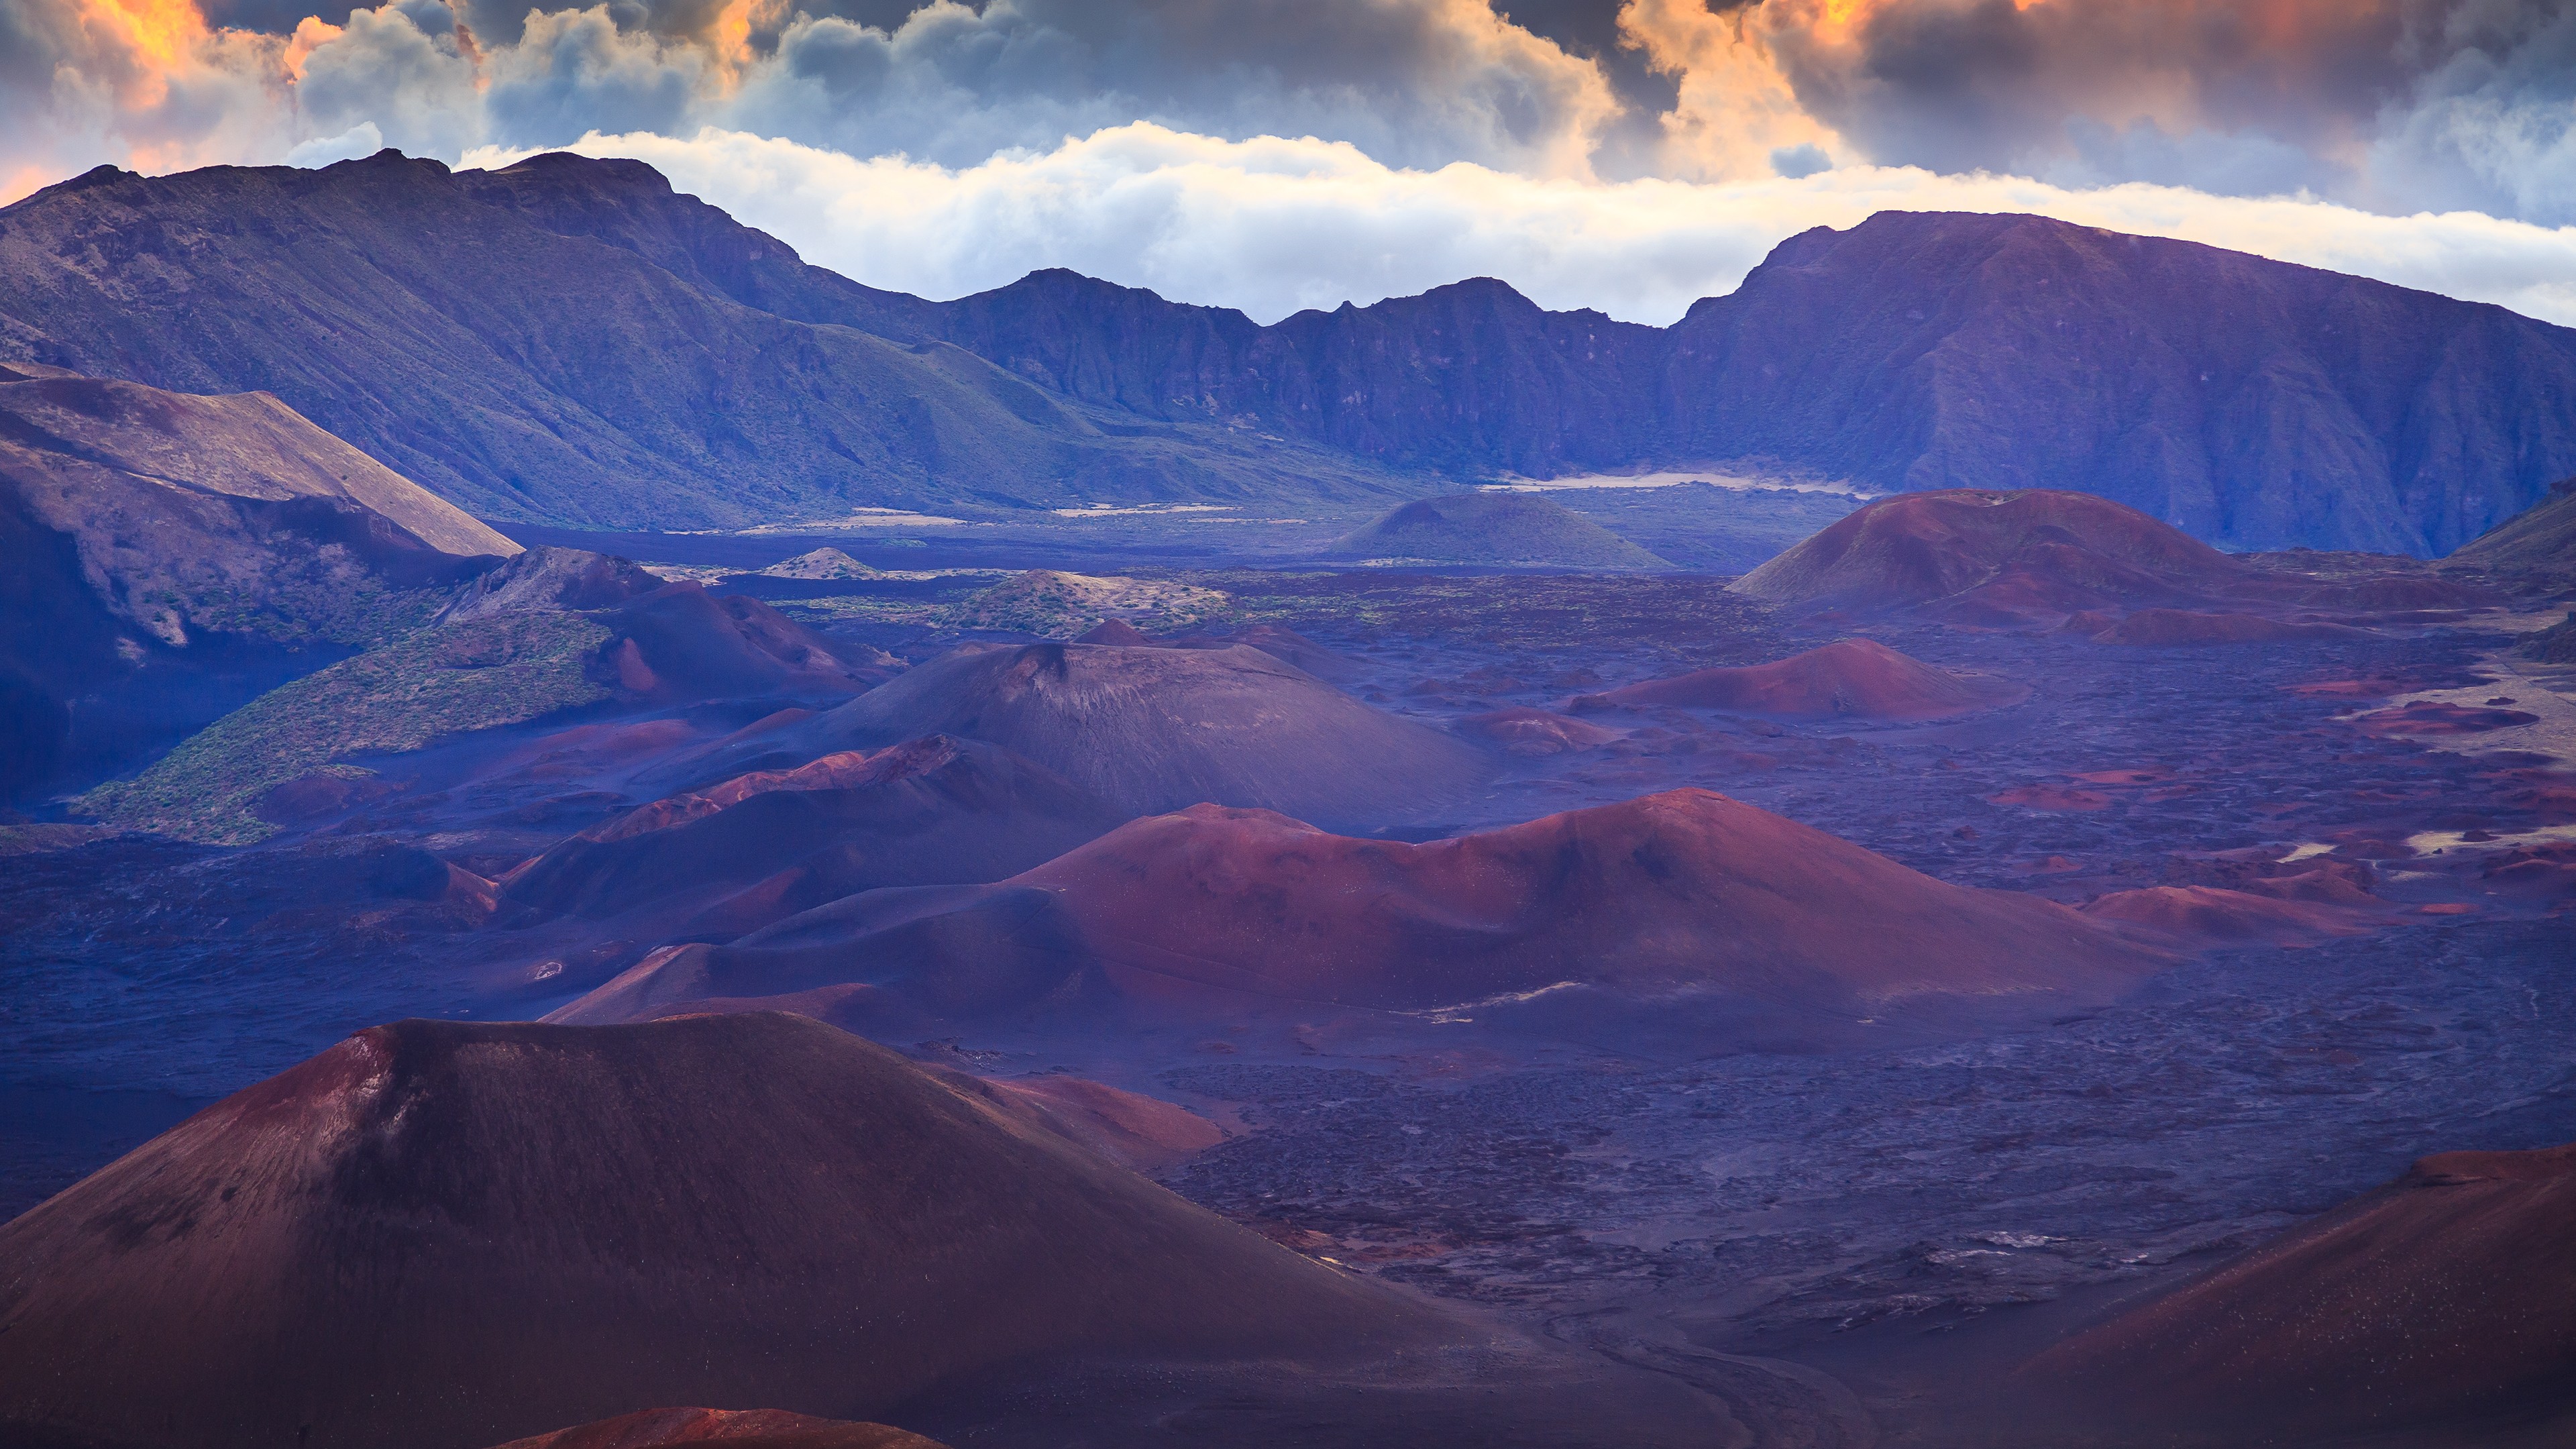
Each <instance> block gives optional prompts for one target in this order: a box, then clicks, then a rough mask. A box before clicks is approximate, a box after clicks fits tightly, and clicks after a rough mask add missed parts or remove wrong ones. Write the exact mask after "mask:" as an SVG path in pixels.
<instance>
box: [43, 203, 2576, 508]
mask: <svg viewBox="0 0 2576 1449" xmlns="http://www.w3.org/2000/svg"><path fill="white" fill-rule="evenodd" d="M183 319H184V322H185V325H180V324H181V322H182V320H183ZM7 357H23V358H28V359H32V360H35V361H39V362H45V363H51V364H55V365H59V366H64V367H70V368H76V369H79V370H83V371H88V372H93V373H97V374H102V375H110V376H123V377H130V378H132V379H134V380H137V381H141V382H146V383H150V384H152V385H155V386H160V387H168V388H174V389H180V390H187V391H200V392H211V391H239V390H247V389H264V390H268V391H272V392H275V393H276V394H277V395H278V396H279V397H281V398H283V399H285V400H286V401H287V402H288V403H289V404H291V405H292V406H294V407H295V408H297V409H298V410H300V411H302V412H303V413H305V414H306V415H307V416H310V417H312V418H313V419H315V420H316V421H317V422H320V423H322V424H323V425H324V426H325V427H328V428H330V429H331V430H332V431H334V432H336V433H338V434H340V435H341V436H342V437H345V438H347V439H348V440H350V441H351V442H353V443H355V444H357V445H358V446H359V447H361V448H363V449H365V450H366V451H368V452H369V453H371V454H373V455H375V456H376V457H377V458H379V459H380V460H382V461H384V462H385V463H387V464H388V465H390V466H392V467H394V468H396V469H397V470H399V471H401V472H403V473H405V474H407V475H408V476H410V477H412V478H414V479H416V480H418V481H420V482H421V483H423V484H425V485H427V486H429V487H430V488H432V489H433V490H434V491H437V492H439V493H440V494H442V495H443V496H445V497H447V498H449V499H450V500H451V501H454V502H456V503H458V504H460V505H462V506H465V507H467V508H469V509H472V510H474V511H477V512H479V513H482V514H484V515H485V516H487V517H494V518H507V519H522V520H527V521H532V522H542V523H561V524H576V525H578V524H585V523H603V522H612V521H613V522H616V523H619V524H621V525H625V526H637V525H642V526H659V527H700V526H707V525H710V524H714V525H727V524H739V523H743V522H750V521H776V520H778V519H780V518H784V517H806V518H822V517H826V516H837V514H835V513H834V510H838V509H846V508H847V507H849V506H851V505H854V504H869V505H883V504H899V505H906V506H948V507H957V506H969V505H986V506H1005V507H1008V506H1030V505H1054V504H1059V503H1063V502H1067V501H1072V500H1077V499H1144V498H1161V499H1171V498H1185V497H1186V498H1220V499H1221V498H1253V497H1265V498H1280V499H1291V498H1295V499H1318V498H1334V499H1344V500H1356V499H1364V498H1373V497H1385V498H1388V499H1390V500H1392V499H1394V498H1398V497H1402V496H1405V495H1407V494H1421V493H1427V492H1431V491H1435V490H1436V484H1435V483H1434V479H1435V478H1485V477H1492V476H1495V475H1498V474H1516V475H1523V476H1528V477H1536V478H1546V477H1553V476H1562V475H1567V474H1580V473H1586V472H1595V471H1616V470H1624V469H1635V468H1640V467H1648V466H1685V467H1701V466H1707V467H1711V468H1715V467H1717V466H1719V465H1731V466H1733V467H1734V468H1736V469H1737V470H1738V471H1750V472H1755V473H1764V474H1772V475H1786V476H1807V477H1814V476H1824V477H1833V478H1840V479H1846V480H1849V481H1851V482H1853V483H1855V484H1857V485H1860V486H1863V487H1866V488H1868V489H1871V490H1873V491H1899V490H1905V491H1911V490H1922V489H1940V488H1958V487H1976V488H2029V487H2075V488H2082V489H2084V490H2086V491H2090V492H2095V493H2099V494H2102V495H2104V496H2107V497H2110V498H2113V499H2116V500H2118V501H2120V502H2123V503H2126V504H2129V505H2131V506H2133V507H2135V508H2138V509H2140V510H2142V511H2144V512H2146V513H2148V514H2150V515H2153V516H2155V517H2157V518H2159V519H2162V520H2164V521H2166V522H2169V523H2172V524H2174V525H2176V526H2178V527H2181V528H2183V529H2185V530H2186V531H2188V532H2190V533H2192V534H2194V535H2195V536H2197V537H2199V538H2201V539H2203V540H2205V541H2208V542H2211V543H2216V544H2220V545H2222V546H2227V547H2233V548H2280V547H2290V546H2310V547H2324V548H2358V549H2371V550H2380V551H2393V552H2403V553H2415V554H2437V553H2442V552H2446V551H2448V550H2450V549H2452V548H2454V547H2457V546H2458V545H2460V544H2461V543H2464V542H2466V541H2468V540H2469V539H2472V538H2474V537H2476V536H2478V535H2479V534H2480V533H2482V532H2484V531H2486V530H2487V529H2489V528H2492V527H2493V526H2495V525H2496V524H2498V523H2500V522H2502V521H2504V520H2505V519H2507V518H2510V517H2512V516H2513V515H2514V514H2516V513H2519V512H2521V511H2522V510H2523V509H2525V508H2527V507H2529V506H2530V505H2531V504H2533V503H2534V502H2536V501H2538V500H2539V499H2540V498H2541V497H2542V496H2543V494H2544V493H2545V492H2546V489H2547V485H2548V483H2549V481H2550V480H2552V479H2555V478H2558V477H2563V476H2566V475H2567V474H2569V473H2571V472H2576V406H2571V405H2570V404H2571V403H2576V331H2570V330H2569V329H2566V328H2561V327H2556V326H2552V325H2549V324H2546V323H2542V322H2537V321H2534V320H2532V319H2530V318H2526V317H2522V316H2519V315H2517V314H2514V313H2512V312H2508V311H2506V310H2504V309H2503V308H2500V307H2495V306H2490V305H2485V304H2479V303H2470V302H2462V301H2457V300H2454V299H2451V298H2446V297H2441V296H2436V295H2433V294H2430V293H2425V292H2416V291H2410V290H2408V289H2405V288H2402V287H2395V286H2390V285H2387V284H2385V283H2380V282H2374V281H2368V280H2364V279H2361V278H2356V277H2349V276H2343V275H2339V274H2336V273H2332V272H2325V271H2319V270H2316V269H2313V268H2308V267H2300V266H2293V265H2289V264H2286V263H2281V262H2274V261H2268V260H2265V259H2262V258H2258V257H2252V256H2247V255H2244V254H2241V253H2235V252H2228V251H2222V250H2219V249H2216V248H2212V247H2206V246H2201V245H2198V244H2195V243H2189V242H2179V241H2168V240H2159V239H2154V238H2147V237H2135V236H2126V235H2121V234H2118V233H2113V232H2105V231H2100V230H2097V229H2094V228H2090V227H2082V226H2074V225H2069V224H2066V223H2063V222H2057V221H2051V220H2048V219H2045V218H2040V217H2032V216H2017V215H1967V214H1947V213H1898V212H1887V213H1881V214H1879V215H1877V216H1874V217H1871V218H1870V219H1868V220H1867V221H1865V222H1862V223H1861V224H1859V225H1858V226H1855V227H1852V228H1851V229H1849V230H1847V231H1840V232H1837V231H1833V230H1831V229H1828V228H1821V227H1820V228H1817V229H1815V230H1812V231H1809V232H1806V233H1803V234H1801V235H1799V236H1796V237H1793V238H1790V239H1789V240H1788V241H1786V242H1783V243H1782V244H1781V245H1780V246H1779V247H1778V248H1776V249H1775V250H1774V251H1773V252H1772V254H1771V256H1770V257H1769V258H1768V259H1767V260H1766V261H1765V262H1764V263H1763V264H1762V265H1761V266H1759V267H1757V268H1755V269H1754V271H1753V272H1752V273H1751V274H1750V275H1749V276H1747V277H1746V279H1745V281H1744V283H1743V285H1742V286H1741V287H1739V288H1738V289H1737V290H1736V291H1735V292H1733V293H1732V294H1730V295H1727V296H1723V297H1713V298H1708V299H1704V300H1702V301H1701V302H1699V303H1697V304H1696V305H1695V306H1693V307H1692V309H1691V311H1690V313H1689V315H1688V316H1687V317H1685V318H1684V319H1683V320H1681V321H1680V322H1678V323H1676V324H1674V325H1673V326H1671V327H1668V328H1655V327H1648V326H1642V325H1638V324H1634V323H1627V322H1620V321H1616V320H1614V319H1612V318H1609V317H1607V316H1604V315H1603V314H1601V313H1599V312H1593V311H1575V312H1549V311H1545V310H1543V309H1541V308H1540V307H1539V306H1538V305H1537V304H1535V303H1533V302H1531V301H1530V300H1529V299H1528V298H1526V297H1523V296H1521V295H1520V294H1519V293H1517V292H1515V291H1513V290H1512V289H1511V288H1510V287H1508V286H1506V285H1504V284H1503V283H1501V282H1498V281H1493V280H1490V279H1481V278H1480V279H1471V280H1467V281H1462V282H1458V283H1455V284H1452V285H1449V286H1444V287H1437V288H1434V289H1432V290H1431V291H1429V292H1426V293H1424V294H1422V295H1421V296H1417V297H1403V298H1394V299H1390V300H1388V301H1384V302H1380V303H1378V304H1376V305H1374V306H1369V307H1356V306H1351V305H1347V304H1345V305H1344V306H1342V307H1340V308H1338V309H1336V310H1333V311H1330V312H1325V311H1307V312H1300V313H1298V314H1296V315H1295V316H1292V317H1289V318H1286V319H1284V320H1282V321H1280V322H1278V323H1276V324H1273V325H1269V326H1263V325H1260V324H1258V323H1255V322H1254V321H1252V320H1251V319H1250V318H1248V317H1246V316H1245V315H1243V314H1242V313H1240V312H1236V311H1233V310H1231V309H1227V308H1219V307H1202V306H1192V305H1187V304H1183V303H1176V302H1170V301H1166V300H1165V299H1163V298H1161V297H1159V296H1157V295H1155V294H1154V293H1152V292H1149V291H1143V290H1140V289H1135V288H1128V287H1120V286H1117V285H1114V284H1111V283H1108V282H1103V281H1097V280H1094V279H1091V278H1088V277H1083V276H1080V275H1077V274H1075V273H1072V272H1068V271H1062V270H1048V271H1040V272H1034V273H1031V274H1030V275H1029V276H1027V277H1024V278H1022V279H1021V280H1019V281H1017V282H1014V283H1011V284H1010V285H1008V286H1005V287H1001V288H997V289H995V290H992V291H989V292H984V293H979V294H977V295H974V296H970V297H965V298H961V299H959V300H956V301H953V302H944V303H942V302H931V301H926V300H924V299H921V298H918V297H912V296H907V295H904V294H901V293H895V292H886V291H880V290H877V289H875V288H870V287H866V286H862V285H860V284H858V283H856V282H852V281H850V280H848V279H847V278H844V277H840V276H837V275H835V274H833V273H831V272H828V271H825V270H823V269H821V268H818V267H813V266H809V265H807V264H806V263H804V262H803V261H801V260H800V259H799V258H798V257H797V256H796V254H795V252H794V251H793V250H792V249H790V248H789V247H787V246H786V245H785V244H784V243H782V242H779V241H777V240H776V239H775V238H772V237H769V236H767V235H765V234H763V233H760V232H758V231H755V230H752V229H751V228H748V227H744V226H742V225H740V224H739V223H736V222H735V221H733V220H732V218H730V217H728V216H726V215H725V214H724V213H723V212H721V211H719V210H717V209H716V208H714V207H712V206H709V205H707V204H705V203H704V202H701V201H698V200H696V199H695V198H692V197H687V196H681V195H678V194H676V193H674V192H673V191H672V190H671V188H670V185H669V183H668V182H667V181H665V180H664V179H663V178H662V177H661V175H660V174H659V173H657V172H655V171H653V170H652V168H650V167H648V166H645V165H643V164H642V163H640V162H634V161H616V160H589V159H585V158H580V157H575V156H571V155H567V154H549V155H543V156H538V157H533V158H531V159H529V160H527V161H523V162H521V163H519V164H517V165H515V166H512V167H510V168H508V169H506V170H502V171H495V172H450V171H448V170H447V169H446V168H445V167H443V166H440V165H439V164H438V163H436V162H432V161H419V160H411V159H407V158H403V157H401V156H399V155H397V154H395V153H391V152H386V153H380V154H379V155H377V156H375V157H372V158H369V159H367V160H364V161H350V162H343V163H341V164H339V165H336V166H332V167H328V168H325V169H323V170H320V171H297V170H292V169H287V168H268V169H242V168H223V167H219V168H210V169H207V170H203V171H195V172H188V173H185V174H181V175H176V176H168V177H158V178H146V177H141V176H135V175H132V174H129V173H125V172H121V171H117V170H115V169H113V168H106V167H102V168H100V169H99V170H96V171H93V172H90V173H88V174H87V175H84V176H82V177H79V178H76V179H74V180H72V181H68V182H65V183H63V184H61V185H59V186H55V187H51V188H49V189H47V190H45V191H42V192H39V193H37V194H35V195H34V196H31V197H29V198H28V199H26V200H25V201H22V202H20V203H18V204H16V205H15V206H12V207H9V208H7V209H6V210H0V358H7Z"/></svg>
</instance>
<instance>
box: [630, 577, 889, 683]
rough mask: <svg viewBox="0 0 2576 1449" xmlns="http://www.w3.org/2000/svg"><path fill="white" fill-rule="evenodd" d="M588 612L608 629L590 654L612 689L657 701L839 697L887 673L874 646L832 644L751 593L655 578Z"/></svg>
mask: <svg viewBox="0 0 2576 1449" xmlns="http://www.w3.org/2000/svg"><path fill="white" fill-rule="evenodd" d="M593 617H595V618H597V619H598V620H599V622H600V623H601V624H603V625H605V626H606V627H607V628H608V630H609V632H610V636H611V637H610V639H609V642H608V644H607V645H606V646H605V647H604V648H603V650H602V651H601V656H600V657H601V659H602V661H603V664H604V667H605V668H606V669H608V670H609V671H610V672H612V673H613V674H614V675H615V678H616V683H617V687H618V688H619V689H620V690H621V691H623V692H624V693H626V694H628V695H630V696H633V697H635V698H638V699H644V700H650V701H654V702H657V703H674V702H678V701H682V700H692V699H727V698H742V697H746V696H766V695H787V696H795V697H801V698H809V699H813V698H830V697H846V696H848V695H852V694H856V693H858V692H859V691H861V690H864V689H866V688H868V687H869V686H870V685H872V684H875V683H877V682H878V681H880V680H882V679H884V678H885V677H886V675H887V674H888V673H889V672H890V670H889V663H888V661H887V658H886V656H885V655H884V654H882V653H880V652H879V651H876V650H873V649H867V648H865V647H864V646H860V647H856V648H853V647H850V646H845V645H840V644H835V643H832V642H830V641H828V640H826V639H824V638H823V637H822V636H821V635H819V634H817V633H815V632H814V631H813V630H811V629H808V628H806V627H805V626H804V625H802V624H799V623H797V622H796V621H795V620H793V619H790V618H788V617H787V616H786V615H784V614H782V613H780V612H778V611H777V610H776V609H773V608H771V607H770V606H769V605H767V604H764V603H762V602H761V601H760V600H758V599H750V598H744V597H742V596H740V595H734V596H730V597H726V598H717V597H716V596H715V595H713V594H710V593H708V592H707V591H706V587H705V586H704V585H702V584H696V583H676V584H664V585H662V586H661V587H660V588H657V589H655V590H654V591H653V592H651V593H649V594H641V595H638V596H636V597H635V598H632V599H629V600H627V601H626V602H625V603H622V604H619V605H617V606H616V607H614V608H611V609H606V610H603V611H601V612H600V613H598V614H596V615H594V616H593Z"/></svg>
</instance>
